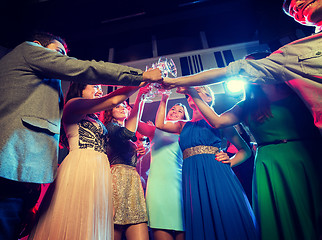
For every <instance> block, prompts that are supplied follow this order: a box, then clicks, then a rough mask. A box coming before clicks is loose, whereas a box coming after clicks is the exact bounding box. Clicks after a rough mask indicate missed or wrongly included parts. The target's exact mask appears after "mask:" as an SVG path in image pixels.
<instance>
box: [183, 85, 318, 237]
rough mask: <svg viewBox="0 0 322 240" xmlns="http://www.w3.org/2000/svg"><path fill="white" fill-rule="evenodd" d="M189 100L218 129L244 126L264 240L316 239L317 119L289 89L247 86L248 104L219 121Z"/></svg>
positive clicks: (196, 98) (191, 92) (196, 97)
mask: <svg viewBox="0 0 322 240" xmlns="http://www.w3.org/2000/svg"><path fill="white" fill-rule="evenodd" d="M178 91H179V92H181V93H185V94H189V95H190V96H191V97H192V98H193V100H194V101H195V103H196V105H197V106H198V108H199V110H200V112H201V113H202V114H203V115H204V116H205V117H206V118H207V119H209V124H210V125H212V126H213V127H214V128H222V127H226V126H231V125H235V124H237V123H239V122H243V123H244V124H246V125H247V126H248V127H249V129H250V131H251V132H252V134H253V135H254V137H255V139H256V142H257V144H258V149H257V152H256V157H255V170H254V176H253V209H254V213H255V216H256V219H257V221H258V223H259V225H260V230H261V239H263V240H265V239H274V240H278V239H281V240H282V239H292V240H295V239H299V240H300V239H301V240H303V239H318V236H319V234H320V233H319V231H320V229H321V227H319V224H321V219H319V218H321V216H320V214H321V211H322V197H321V182H322V181H321V161H319V159H320V154H319V148H321V146H322V139H321V135H320V133H319V131H318V129H317V128H316V127H315V126H314V121H313V117H312V115H311V114H310V112H309V111H308V109H307V108H306V106H305V105H304V103H303V102H302V101H301V100H300V99H299V97H298V96H297V95H296V94H295V92H293V91H292V90H290V89H289V88H288V86H286V85H285V84H279V85H262V86H258V85H249V86H248V89H246V100H245V101H242V102H240V103H238V104H237V105H236V106H234V107H233V108H231V109H230V110H228V111H226V112H224V113H223V114H221V115H217V114H216V113H215V112H213V111H207V109H208V108H207V106H206V104H205V103H204V102H203V101H202V99H201V98H200V97H199V95H198V93H197V92H196V91H195V90H194V89H193V88H188V89H179V90H178Z"/></svg>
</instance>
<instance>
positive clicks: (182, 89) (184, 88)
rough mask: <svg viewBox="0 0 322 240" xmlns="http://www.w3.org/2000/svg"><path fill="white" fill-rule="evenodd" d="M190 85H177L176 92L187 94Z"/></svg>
mask: <svg viewBox="0 0 322 240" xmlns="http://www.w3.org/2000/svg"><path fill="white" fill-rule="evenodd" d="M190 89H191V87H177V90H176V92H177V93H180V94H188V93H189V90H190Z"/></svg>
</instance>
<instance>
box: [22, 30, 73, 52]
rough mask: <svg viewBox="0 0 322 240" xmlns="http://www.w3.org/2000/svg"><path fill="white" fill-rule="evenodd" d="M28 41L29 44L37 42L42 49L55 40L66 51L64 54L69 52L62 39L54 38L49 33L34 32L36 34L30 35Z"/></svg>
mask: <svg viewBox="0 0 322 240" xmlns="http://www.w3.org/2000/svg"><path fill="white" fill-rule="evenodd" d="M28 40H29V41H31V42H33V41H38V42H40V44H41V45H42V46H43V47H47V46H48V45H49V44H51V43H52V42H53V41H54V40H57V41H58V42H60V43H61V44H62V45H63V46H64V48H65V50H66V53H67V52H68V51H69V50H68V47H67V44H66V42H65V40H64V39H62V38H61V37H59V36H55V35H53V34H51V33H48V32H38V31H36V32H34V33H32V34H31V36H30V37H29V39H28Z"/></svg>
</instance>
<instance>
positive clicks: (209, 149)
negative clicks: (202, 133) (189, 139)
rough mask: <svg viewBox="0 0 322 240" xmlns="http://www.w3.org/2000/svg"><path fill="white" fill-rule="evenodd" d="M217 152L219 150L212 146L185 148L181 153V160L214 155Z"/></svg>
mask: <svg viewBox="0 0 322 240" xmlns="http://www.w3.org/2000/svg"><path fill="white" fill-rule="evenodd" d="M218 152H219V148H217V147H213V146H204V145H201V146H195V147H191V148H187V149H185V150H184V151H183V153H182V155H183V159H186V158H188V157H191V156H194V155H198V154H216V153H218Z"/></svg>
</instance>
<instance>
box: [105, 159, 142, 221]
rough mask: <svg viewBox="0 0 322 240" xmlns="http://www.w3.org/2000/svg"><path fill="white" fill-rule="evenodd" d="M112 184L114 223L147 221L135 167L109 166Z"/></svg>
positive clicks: (139, 181)
mask: <svg viewBox="0 0 322 240" xmlns="http://www.w3.org/2000/svg"><path fill="white" fill-rule="evenodd" d="M111 172H112V179H113V180H112V185H113V204H114V209H115V216H114V224H119V225H127V224H137V223H142V222H147V221H148V217H147V212H146V205H145V199H144V193H143V189H142V185H141V180H140V176H139V174H138V173H137V171H136V169H135V167H132V166H128V165H124V164H116V165H112V166H111Z"/></svg>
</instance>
